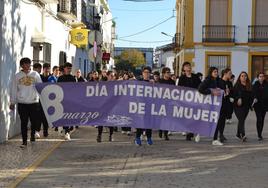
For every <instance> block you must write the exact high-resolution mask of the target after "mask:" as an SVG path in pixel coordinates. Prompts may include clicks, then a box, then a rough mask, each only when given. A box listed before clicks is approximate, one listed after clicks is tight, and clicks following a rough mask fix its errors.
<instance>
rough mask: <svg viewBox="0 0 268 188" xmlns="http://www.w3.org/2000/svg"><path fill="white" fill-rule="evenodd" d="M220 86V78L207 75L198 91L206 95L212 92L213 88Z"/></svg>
mask: <svg viewBox="0 0 268 188" xmlns="http://www.w3.org/2000/svg"><path fill="white" fill-rule="evenodd" d="M216 88H220V87H219V78H217V79H212V78H211V77H207V78H206V79H205V80H204V81H203V82H201V84H200V85H199V87H198V91H199V92H200V93H202V94H204V95H209V94H211V89H216Z"/></svg>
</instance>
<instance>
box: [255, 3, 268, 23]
mask: <svg viewBox="0 0 268 188" xmlns="http://www.w3.org/2000/svg"><path fill="white" fill-rule="evenodd" d="M255 2H256V5H255V6H256V10H255V11H256V13H255V25H268V19H267V17H268V11H267V9H268V1H267V0H255Z"/></svg>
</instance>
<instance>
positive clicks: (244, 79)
mask: <svg viewBox="0 0 268 188" xmlns="http://www.w3.org/2000/svg"><path fill="white" fill-rule="evenodd" d="M234 99H235V101H234V112H235V115H236V117H237V119H238V125H237V133H236V137H237V138H238V139H240V140H241V141H242V142H246V140H247V137H246V135H245V120H246V118H247V116H248V113H249V109H250V108H251V105H252V102H253V94H252V88H251V83H250V80H249V78H248V74H247V73H246V72H244V71H243V72H241V73H240V75H239V76H238V78H237V81H236V83H235V85H234Z"/></svg>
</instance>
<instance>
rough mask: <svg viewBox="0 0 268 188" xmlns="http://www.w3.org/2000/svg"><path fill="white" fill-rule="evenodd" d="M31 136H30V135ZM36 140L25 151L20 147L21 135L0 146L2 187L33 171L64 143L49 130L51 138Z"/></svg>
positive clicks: (0, 180) (61, 138) (0, 184)
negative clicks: (49, 153) (35, 166)
mask: <svg viewBox="0 0 268 188" xmlns="http://www.w3.org/2000/svg"><path fill="white" fill-rule="evenodd" d="M28 136H29V134H28ZM40 136H41V139H36V142H34V143H30V142H29V141H28V146H27V148H25V149H21V148H20V147H19V146H20V145H21V143H22V140H21V135H18V136H16V137H15V138H12V139H10V140H9V141H8V142H6V143H4V144H0V187H1V188H2V187H7V186H8V185H10V184H12V183H14V182H15V181H17V180H18V178H19V177H21V176H22V175H24V174H25V173H28V172H29V171H31V170H32V169H31V168H32V167H33V166H34V165H35V164H37V163H38V162H39V160H41V159H42V158H44V157H45V156H46V154H47V153H48V152H49V151H50V150H52V149H53V147H55V146H57V145H58V144H59V143H61V142H62V141H63V137H60V136H58V133H57V132H55V131H54V130H52V129H50V130H49V137H48V138H46V139H45V138H42V134H41V135H40Z"/></svg>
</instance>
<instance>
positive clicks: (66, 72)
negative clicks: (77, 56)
mask: <svg viewBox="0 0 268 188" xmlns="http://www.w3.org/2000/svg"><path fill="white" fill-rule="evenodd" d="M71 72H72V64H71V63H68V62H67V63H65V64H64V65H63V75H61V76H60V77H59V78H58V83H61V82H77V79H76V78H75V77H74V76H73V75H72V74H71ZM63 129H64V130H65V140H71V137H70V131H71V130H72V129H73V127H66V126H63Z"/></svg>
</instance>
